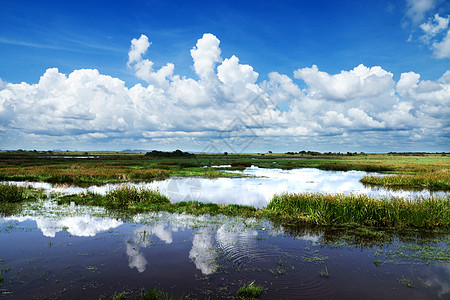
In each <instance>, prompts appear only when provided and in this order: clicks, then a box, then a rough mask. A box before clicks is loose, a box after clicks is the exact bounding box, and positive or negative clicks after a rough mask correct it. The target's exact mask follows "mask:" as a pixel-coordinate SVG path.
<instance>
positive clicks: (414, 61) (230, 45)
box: [0, 0, 450, 86]
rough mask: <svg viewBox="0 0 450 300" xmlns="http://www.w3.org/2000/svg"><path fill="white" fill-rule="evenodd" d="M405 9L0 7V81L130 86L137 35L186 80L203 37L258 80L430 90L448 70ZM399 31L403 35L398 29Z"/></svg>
mask: <svg viewBox="0 0 450 300" xmlns="http://www.w3.org/2000/svg"><path fill="white" fill-rule="evenodd" d="M405 10H406V8H405V2H404V1H389V2H387V1H270V2H266V1H195V2H190V1H5V0H2V1H0V52H1V55H0V78H2V79H3V80H4V81H7V82H12V83H19V82H22V81H25V82H28V83H35V82H37V81H38V80H39V77H40V76H41V75H42V74H43V73H44V72H45V70H46V69H47V68H50V67H58V68H59V69H60V71H61V72H63V73H66V74H67V73H70V72H71V71H73V70H75V69H80V68H95V69H98V70H99V71H100V73H102V74H109V75H111V76H114V77H118V78H121V79H122V80H125V81H126V83H127V85H128V86H132V85H134V84H135V83H136V82H138V81H137V80H136V78H135V77H134V75H133V74H132V73H131V71H130V70H129V69H128V68H127V67H126V61H127V52H128V49H129V46H130V41H131V39H133V38H138V37H139V36H140V35H141V34H145V35H147V36H148V37H149V39H150V41H151V42H152V45H151V47H150V49H149V53H148V57H149V58H150V59H151V60H152V61H154V62H155V64H156V66H161V65H165V64H166V63H167V62H172V63H174V64H175V67H176V69H175V73H176V74H180V75H182V76H183V75H185V76H188V77H193V78H195V73H194V72H193V70H192V58H191V57H190V53H189V50H190V49H191V48H192V47H193V46H194V45H195V43H196V41H197V39H199V38H200V37H201V36H202V35H203V33H206V32H209V33H212V34H214V35H216V36H217V37H218V38H219V39H220V41H221V46H220V47H221V49H222V57H224V58H226V57H230V56H231V55H233V54H234V55H236V56H238V57H239V59H240V61H241V63H245V64H249V65H251V66H253V68H254V70H255V71H257V72H258V73H259V74H260V77H259V80H258V81H261V80H264V79H265V78H267V74H268V73H269V72H271V71H277V72H279V73H283V74H287V75H289V76H292V72H293V71H294V70H296V69H298V68H303V67H310V66H312V65H313V64H316V65H317V66H318V67H319V69H320V70H322V71H325V72H328V73H330V74H335V73H339V72H340V71H341V70H350V69H352V68H354V67H355V66H357V65H359V64H364V65H366V66H375V65H379V66H381V67H382V68H383V69H385V70H387V71H390V72H392V73H393V74H394V79H395V80H398V78H399V76H400V74H401V73H402V72H408V71H414V72H416V73H419V74H421V76H422V79H429V80H435V79H437V78H439V77H440V76H441V75H442V74H443V73H444V72H445V71H446V70H448V69H449V67H450V60H449V59H437V58H435V57H433V55H432V53H431V50H430V49H428V48H427V47H425V46H424V45H423V44H421V43H419V42H417V41H413V42H407V39H408V37H409V35H410V34H411V33H413V34H414V32H415V31H417V29H414V28H412V26H408V25H406V26H405V25H404V24H403V23H404V19H405ZM402 24H403V25H402Z"/></svg>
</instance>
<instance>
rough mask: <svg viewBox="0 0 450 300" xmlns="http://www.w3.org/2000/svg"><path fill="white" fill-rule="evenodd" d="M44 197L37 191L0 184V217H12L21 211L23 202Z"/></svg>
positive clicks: (41, 192) (40, 191)
mask: <svg viewBox="0 0 450 300" xmlns="http://www.w3.org/2000/svg"><path fill="white" fill-rule="evenodd" d="M45 197H46V195H45V194H44V193H43V191H42V190H39V189H32V188H26V187H20V186H17V185H12V184H11V185H10V184H0V216H5V217H6V216H11V215H14V214H16V213H18V212H19V211H20V210H21V207H22V203H23V202H24V201H33V200H36V199H37V198H45Z"/></svg>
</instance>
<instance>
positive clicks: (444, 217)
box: [266, 193, 450, 228]
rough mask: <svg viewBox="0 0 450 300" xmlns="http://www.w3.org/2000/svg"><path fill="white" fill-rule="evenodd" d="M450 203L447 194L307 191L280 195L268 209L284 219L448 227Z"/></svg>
mask: <svg viewBox="0 0 450 300" xmlns="http://www.w3.org/2000/svg"><path fill="white" fill-rule="evenodd" d="M449 207H450V199H449V197H445V196H442V197H441V196H432V197H418V198H416V199H414V200H408V199H405V198H398V197H390V198H381V199H374V198H371V197H369V196H366V195H345V194H335V195H330V194H311V193H303V194H283V195H276V196H274V198H273V199H272V201H271V202H270V203H269V205H268V206H267V208H266V209H267V210H268V213H269V214H270V215H272V216H274V217H277V218H280V219H284V220H294V221H295V220H297V221H306V222H308V223H312V224H316V225H365V226H376V227H388V226H389V227H418V228H436V227H440V228H448V227H450V212H449V211H450V210H449Z"/></svg>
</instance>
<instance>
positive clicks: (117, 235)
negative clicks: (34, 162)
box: [0, 168, 450, 299]
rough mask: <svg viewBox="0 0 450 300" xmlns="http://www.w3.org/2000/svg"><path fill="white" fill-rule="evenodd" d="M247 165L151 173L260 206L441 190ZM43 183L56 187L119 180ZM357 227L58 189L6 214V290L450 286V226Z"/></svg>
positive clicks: (275, 292)
mask: <svg viewBox="0 0 450 300" xmlns="http://www.w3.org/2000/svg"><path fill="white" fill-rule="evenodd" d="M242 173H244V174H245V175H251V176H258V177H243V178H233V179H229V178H226V179H225V178H220V179H199V178H177V179H171V180H166V181H161V182H152V183H146V184H143V183H141V184H140V185H148V186H150V187H153V188H158V189H159V190H160V191H161V192H163V193H166V194H167V195H168V196H169V197H170V198H171V200H172V201H183V200H184V201H185V200H191V199H196V200H203V199H204V200H203V201H207V202H218V203H239V204H246V205H253V206H257V207H262V206H265V205H266V204H267V202H268V201H269V200H270V198H271V197H272V196H273V194H277V193H282V192H329V193H333V192H342V193H372V194H373V195H387V194H390V193H394V194H395V195H403V196H404V195H405V194H406V193H408V194H407V196H408V197H416V196H417V195H418V194H424V193H425V194H426V193H430V192H428V191H414V192H411V191H387V190H379V189H373V188H370V187H364V186H362V185H361V184H360V183H359V178H361V177H362V176H363V174H364V172H329V173H327V172H326V171H320V170H315V169H302V170H289V171H282V170H262V169H258V168H248V169H246V170H245V171H243V172H242ZM262 176H264V177H262ZM327 176H328V177H327ZM36 185H37V184H36ZM41 186H42V187H43V188H47V190H48V191H49V193H50V192H60V193H74V192H82V191H85V190H86V189H87V190H91V191H96V192H99V193H104V192H106V191H107V190H109V189H112V188H114V185H107V186H102V187H98V186H92V187H88V188H86V187H84V188H81V187H69V186H57V185H49V184H41ZM348 230H349V229H345V230H344V229H332V228H323V227H314V226H312V227H286V226H282V225H280V224H275V223H272V222H270V221H267V220H255V219H244V218H239V217H224V216H214V217H211V216H200V217H199V216H191V215H185V214H181V215H180V214H170V213H164V212H161V213H145V214H139V215H134V216H122V215H116V214H113V213H112V212H108V211H107V210H105V209H103V208H95V207H83V206H75V205H57V204H56V202H55V201H53V200H52V199H51V198H50V199H46V200H41V201H38V202H35V203H26V204H24V207H23V210H22V211H21V212H20V213H16V214H13V215H9V216H3V217H0V297H2V298H14V299H34V298H36V299H39V298H62V299H67V298H73V299H74V298H87V299H98V298H102V297H103V298H106V299H109V298H110V297H111V295H113V294H114V293H115V292H117V293H119V292H122V291H126V292H127V295H128V297H130V298H132V297H134V296H138V295H139V291H140V290H141V289H142V288H145V289H153V288H155V287H157V288H158V289H160V290H163V291H166V292H169V294H170V293H172V294H173V295H176V296H185V297H187V298H192V299H204V298H211V299H220V298H236V295H237V291H238V289H239V287H240V286H242V285H243V284H248V283H251V282H253V281H254V282H255V284H258V285H261V286H263V287H264V288H265V290H264V292H263V293H262V295H261V298H263V299H264V298H265V299H298V298H306V299H308V298H310V299H317V298H327V299H328V298H336V299H343V298H344V299H356V298H357V299H360V298H364V299H380V298H383V299H394V298H412V299H435V298H442V299H448V298H449V297H450V262H449V250H448V249H449V246H450V234H431V233H424V232H414V233H407V234H400V233H389V232H384V233H381V232H378V231H370V232H365V231H364V230H362V231H357V232H353V231H352V232H349V231H348Z"/></svg>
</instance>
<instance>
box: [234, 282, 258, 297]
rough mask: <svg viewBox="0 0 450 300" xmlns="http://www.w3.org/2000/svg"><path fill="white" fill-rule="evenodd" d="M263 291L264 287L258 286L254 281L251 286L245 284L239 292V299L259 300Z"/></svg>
mask: <svg viewBox="0 0 450 300" xmlns="http://www.w3.org/2000/svg"><path fill="white" fill-rule="evenodd" d="M263 290H264V287H262V286H260V285H256V284H255V281H254V280H253V281H252V282H250V283H249V284H244V285H243V286H241V287H240V288H239V290H238V293H237V295H238V298H239V299H246V298H258V297H259V295H261V293H262V291H263Z"/></svg>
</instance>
